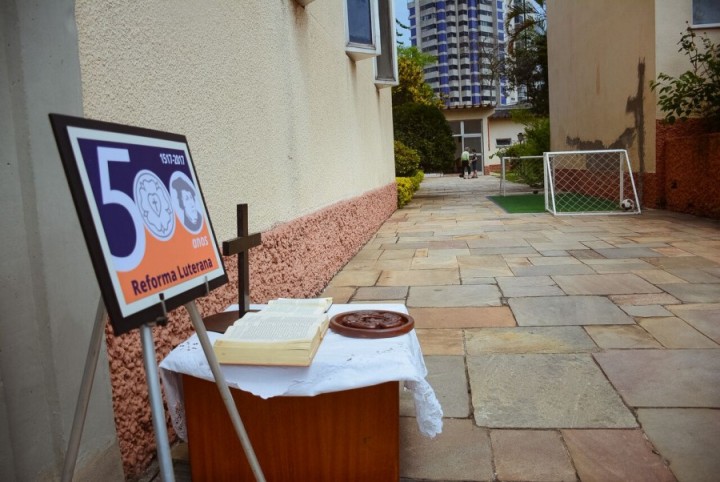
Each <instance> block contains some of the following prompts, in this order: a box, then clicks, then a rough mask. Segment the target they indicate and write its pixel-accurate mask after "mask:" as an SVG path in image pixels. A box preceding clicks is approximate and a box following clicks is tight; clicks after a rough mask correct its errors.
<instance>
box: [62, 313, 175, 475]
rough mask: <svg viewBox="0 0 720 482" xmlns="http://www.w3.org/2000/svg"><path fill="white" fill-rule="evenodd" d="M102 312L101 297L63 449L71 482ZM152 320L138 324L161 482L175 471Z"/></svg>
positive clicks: (97, 350)
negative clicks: (70, 427)
mask: <svg viewBox="0 0 720 482" xmlns="http://www.w3.org/2000/svg"><path fill="white" fill-rule="evenodd" d="M163 305H164V303H163ZM105 315H106V313H105V305H104V304H103V301H102V299H101V300H100V301H99V302H98V308H97V312H96V314H95V324H94V325H93V331H92V335H91V336H90V345H89V347H88V354H87V358H85V369H84V371H83V377H82V382H81V383H80V392H79V393H78V399H77V403H76V405H75V415H74V418H73V424H72V429H71V430H70V439H69V440H68V448H67V451H66V452H65V462H64V464H63V472H62V482H71V481H72V479H73V475H74V473H75V463H76V462H77V456H78V452H79V449H80V439H81V438H82V431H83V427H84V425H85V418H86V416H87V409H88V405H89V403H90V393H91V392H92V384H93V379H94V378H95V369H96V368H97V363H98V358H99V357H100V349H101V348H102V340H103V334H104V332H105ZM154 324H155V323H146V324H144V325H142V326H141V327H140V338H141V340H142V345H143V362H144V365H145V373H146V376H147V384H148V392H149V394H150V408H151V410H152V417H153V427H154V428H155V442H156V444H157V451H158V463H159V465H160V477H161V478H162V480H163V482H174V481H175V473H174V471H173V467H172V457H171V454H170V442H169V439H168V434H167V427H166V426H165V409H164V408H163V402H162V394H161V392H160V379H159V376H158V366H157V361H156V359H155V344H154V342H153V337H152V326H153V325H154Z"/></svg>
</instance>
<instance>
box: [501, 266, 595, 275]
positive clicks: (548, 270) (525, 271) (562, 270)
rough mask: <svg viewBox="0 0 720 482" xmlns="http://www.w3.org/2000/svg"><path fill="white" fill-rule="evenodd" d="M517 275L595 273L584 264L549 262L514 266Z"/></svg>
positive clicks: (513, 269)
mask: <svg viewBox="0 0 720 482" xmlns="http://www.w3.org/2000/svg"><path fill="white" fill-rule="evenodd" d="M512 271H513V273H514V274H515V276H550V275H580V274H590V273H594V271H593V270H592V268H590V267H589V266H587V265H584V264H548V265H543V266H537V265H532V266H519V267H517V268H512Z"/></svg>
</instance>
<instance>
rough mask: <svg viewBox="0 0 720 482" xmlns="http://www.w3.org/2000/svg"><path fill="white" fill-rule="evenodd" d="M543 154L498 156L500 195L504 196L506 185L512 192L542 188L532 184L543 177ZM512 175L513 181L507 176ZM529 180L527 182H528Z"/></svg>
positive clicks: (538, 184) (539, 185)
mask: <svg viewBox="0 0 720 482" xmlns="http://www.w3.org/2000/svg"><path fill="white" fill-rule="evenodd" d="M542 172H543V156H519V157H501V158H500V195H501V196H505V194H506V191H507V190H508V189H507V188H508V186H512V188H511V190H512V192H514V193H519V192H531V191H536V190H539V189H542V185H541V184H540V183H537V185H532V184H534V183H535V182H537V181H540V180H541V179H543V176H541V173H542ZM511 176H512V178H513V181H509V180H508V178H510V177H511ZM528 182H529V184H528Z"/></svg>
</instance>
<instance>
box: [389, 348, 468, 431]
mask: <svg viewBox="0 0 720 482" xmlns="http://www.w3.org/2000/svg"><path fill="white" fill-rule="evenodd" d="M423 353H424V352H423ZM425 365H426V366H427V369H428V375H427V381H428V383H430V385H431V386H432V387H433V390H434V391H435V396H437V399H438V401H439V402H440V406H441V407H442V411H443V417H445V418H468V417H469V416H470V408H471V407H470V395H469V390H468V382H467V377H466V375H465V357H464V356H462V355H461V356H426V357H425ZM400 415H401V416H412V417H414V416H415V402H414V399H413V394H412V392H411V391H409V390H402V391H401V393H400Z"/></svg>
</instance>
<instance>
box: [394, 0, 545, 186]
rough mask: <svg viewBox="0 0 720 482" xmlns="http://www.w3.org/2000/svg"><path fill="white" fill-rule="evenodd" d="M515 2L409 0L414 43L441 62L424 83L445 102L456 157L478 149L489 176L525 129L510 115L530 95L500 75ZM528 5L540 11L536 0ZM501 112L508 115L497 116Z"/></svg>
mask: <svg viewBox="0 0 720 482" xmlns="http://www.w3.org/2000/svg"><path fill="white" fill-rule="evenodd" d="M516 1H518V0H410V1H408V10H409V21H410V29H411V42H412V45H414V46H416V47H417V48H418V49H419V50H421V51H422V52H424V53H427V54H430V55H432V56H434V57H436V59H437V60H436V62H435V63H433V64H429V65H427V66H426V67H425V81H426V82H427V83H428V84H429V85H430V86H431V87H432V89H433V91H435V93H436V94H437V95H438V97H439V98H441V99H442V100H443V103H444V105H445V109H444V114H445V117H446V119H447V120H448V122H449V123H450V127H451V129H452V131H453V136H454V138H455V140H456V157H458V158H459V156H460V153H461V152H462V151H463V149H464V148H470V149H475V150H476V151H477V152H478V153H479V154H480V155H481V164H482V167H483V169H482V172H484V173H488V172H489V171H494V170H496V169H497V168H499V164H500V159H499V158H498V157H496V156H494V154H495V153H496V152H497V151H498V149H500V148H503V147H507V146H508V145H510V144H512V143H514V142H518V137H517V134H518V133H521V132H522V131H523V127H522V126H521V125H519V124H515V123H513V122H512V121H511V120H510V118H509V116H508V115H505V114H506V113H507V110H506V109H509V108H512V107H513V106H517V105H518V104H521V103H522V102H523V101H524V100H526V97H525V96H524V95H523V92H522V90H514V89H510V88H509V86H508V82H507V78H506V77H504V76H503V75H502V72H501V64H502V62H503V60H504V58H505V55H506V49H507V44H506V42H507V33H506V31H505V20H506V15H507V12H508V9H509V8H510V7H511V6H512V4H513V3H514V2H516ZM526 3H527V6H528V7H529V8H530V9H531V10H532V9H535V11H538V12H539V11H541V7H540V6H539V5H538V4H537V3H536V2H534V1H533V0H526ZM516 20H517V21H520V20H521V19H520V18H518V19H516ZM496 108H499V109H500V110H501V111H504V112H505V113H504V114H502V115H493V113H494V111H495V109H496ZM493 122H495V128H493V127H492V125H491V124H492V123H493Z"/></svg>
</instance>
